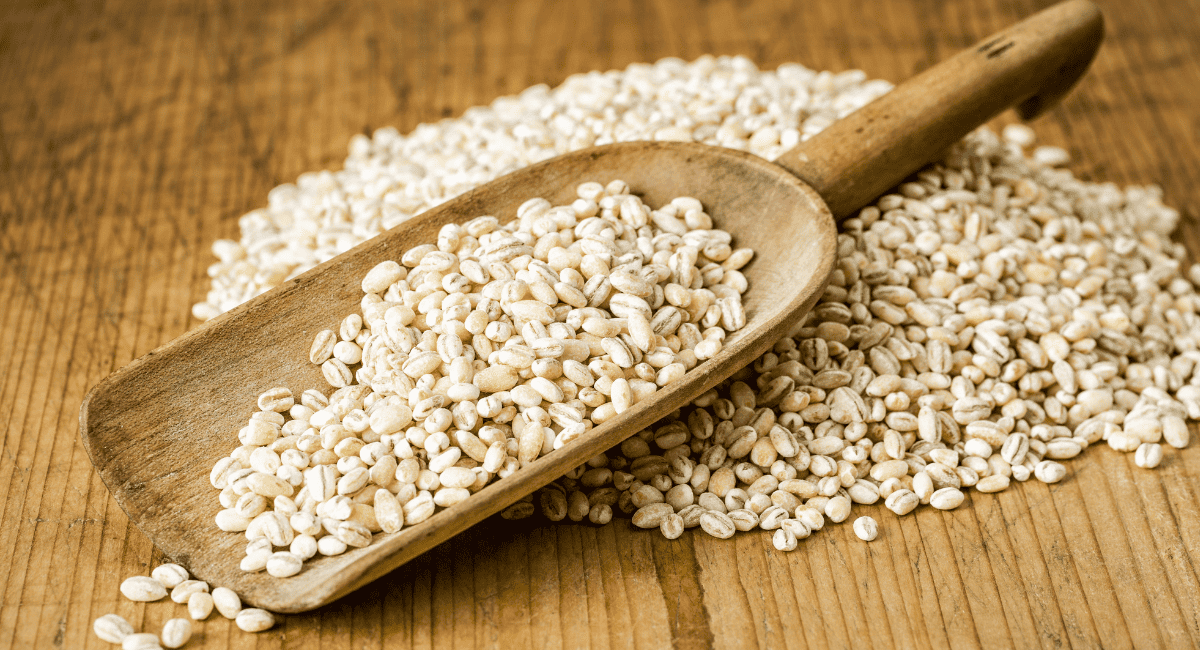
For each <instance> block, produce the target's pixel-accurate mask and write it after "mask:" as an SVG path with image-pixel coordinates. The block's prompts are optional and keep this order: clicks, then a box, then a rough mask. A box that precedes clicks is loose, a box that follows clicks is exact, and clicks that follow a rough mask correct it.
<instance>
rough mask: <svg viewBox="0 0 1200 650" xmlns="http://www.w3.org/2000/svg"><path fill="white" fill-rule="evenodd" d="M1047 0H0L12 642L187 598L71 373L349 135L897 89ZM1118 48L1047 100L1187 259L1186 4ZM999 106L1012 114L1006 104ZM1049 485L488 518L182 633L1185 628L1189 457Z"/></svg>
mask: <svg viewBox="0 0 1200 650" xmlns="http://www.w3.org/2000/svg"><path fill="white" fill-rule="evenodd" d="M1046 4H1048V2H1047V0H1023V1H1022V2H1016V3H1011V2H1000V1H999V0H962V1H958V2H944V3H937V2H933V3H931V2H929V1H928V0H881V1H878V2H876V1H869V0H848V1H825V0H823V1H821V2H805V3H788V2H783V1H782V0H778V1H776V0H756V1H752V2H741V1H735V0H711V1H709V2H699V1H698V0H678V1H668V0H655V1H653V2H635V1H634V0H623V1H619V2H601V1H599V0H595V1H592V0H588V1H587V2H580V3H574V4H573V5H572V6H567V5H564V4H562V3H554V2H547V1H546V0H511V1H507V2H479V1H477V0H472V1H466V2H461V3H457V4H449V3H425V2H417V1H415V0H413V1H408V2H401V3H385V2H368V3H365V4H362V5H360V6H355V7H340V6H334V5H332V4H328V3H325V2H322V1H320V0H299V1H298V2H294V3H274V4H267V5H264V6H261V7H253V6H250V5H245V4H237V3H234V4H220V3H215V2H207V1H204V0H201V1H199V2H170V3H166V4H161V5H146V4H145V3H132V2H126V1H117V2H110V3H105V4H104V5H102V6H99V5H80V6H77V7H75V8H74V9H72V10H69V11H68V10H66V9H64V8H63V7H61V6H58V5H53V4H45V3H26V2H17V3H10V4H9V6H6V9H5V12H4V14H3V15H2V16H0V83H3V84H4V87H5V88H6V89H7V92H6V93H5V94H4V96H3V97H0V305H2V307H0V494H3V498H2V503H0V519H2V521H3V522H4V526H0V556H2V557H5V558H9V561H7V562H4V563H0V647H37V648H42V647H64V648H79V647H83V648H105V647H108V646H107V644H104V643H103V642H101V641H100V640H99V639H97V638H96V637H95V636H94V635H93V633H92V632H91V622H92V620H93V619H94V618H96V617H97V616H99V615H101V614H104V613H107V612H116V613H118V614H121V615H122V616H125V617H126V618H127V619H129V620H130V621H131V622H133V623H134V624H135V625H137V626H139V627H141V626H144V627H146V628H147V629H154V630H157V629H158V628H160V627H161V625H162V623H163V622H164V621H165V620H167V619H168V618H171V617H173V616H178V615H181V614H182V607H181V606H176V605H174V604H166V603H157V604H151V605H143V604H137V603H131V602H128V601H126V600H124V599H123V598H121V597H120V596H119V593H118V591H117V587H118V585H119V584H120V581H121V580H122V579H123V578H124V577H126V576H129V575H133V574H135V573H145V572H147V571H148V570H149V568H150V567H151V566H153V564H154V563H156V562H159V561H161V556H160V555H159V554H158V553H156V552H155V551H154V550H153V549H152V548H151V547H150V545H149V544H148V543H147V541H146V540H145V538H144V537H143V536H142V535H141V533H139V532H138V531H137V530H136V529H134V528H132V527H130V526H129V524H128V521H127V520H126V518H125V516H124V513H122V512H121V511H120V509H119V508H118V507H117V506H116V505H115V504H114V503H113V502H112V500H111V498H110V497H109V495H108V493H107V491H106V490H105V489H104V487H103V485H102V483H101V482H100V481H99V479H98V477H97V476H96V475H95V474H94V473H93V472H92V470H91V466H90V463H89V462H88V460H87V457H86V454H85V453H84V451H83V450H82V448H81V447H80V445H79V443H78V439H77V433H76V428H75V426H76V425H75V421H76V420H75V419H76V414H77V411H78V406H79V403H80V401H81V400H82V397H83V394H84V393H85V392H86V390H87V389H88V388H89V387H90V386H92V385H93V384H95V382H96V381H98V380H99V379H100V378H102V377H103V376H105V375H106V374H107V373H109V372H111V371H112V370H114V369H116V368H118V367H121V366H123V365H125V364H126V363H128V362H129V361H130V360H132V359H133V358H136V357H137V356H140V355H141V354H144V353H145V352H146V351H148V350H149V349H151V348H153V347H154V346H156V345H159V344H161V343H163V342H165V341H167V340H170V339H171V338H173V337H174V336H177V335H178V334H180V333H182V332H183V331H185V330H186V329H188V328H190V327H192V326H194V325H195V321H194V320H193V319H191V317H190V306H191V304H192V303H193V302H195V301H196V300H198V299H199V298H200V297H202V296H203V295H204V292H206V291H207V290H208V288H209V281H208V278H207V276H206V274H205V269H206V268H207V266H208V265H209V264H210V263H211V262H212V257H211V255H210V254H209V252H208V247H209V245H210V244H211V242H212V241H213V240H214V239H217V238H219V237H236V236H237V235H238V224H237V219H238V218H239V217H240V216H241V215H242V214H244V213H245V212H246V211H248V210H250V209H253V208H255V207H261V206H263V205H264V204H265V203H266V194H267V192H268V191H269V190H270V189H271V188H273V187H274V186H276V185H278V184H280V183H284V182H288V181H291V180H294V179H295V177H296V176H297V175H298V174H300V173H302V172H305V171H311V170H317V169H332V168H337V167H338V166H340V164H341V161H342V159H343V157H344V155H345V150H346V143H347V141H348V140H349V138H350V136H351V135H353V134H355V133H362V132H368V133H369V132H370V131H371V130H373V129H375V128H378V127H380V126H384V125H395V126H396V127H397V128H399V129H400V130H401V131H402V132H407V131H409V130H411V129H412V128H413V127H415V126H416V125H417V124H419V123H421V122H427V121H432V120H437V119H441V118H443V117H448V116H455V115H459V114H461V113H462V111H463V110H465V109H466V108H467V107H469V106H472V105H478V104H485V103H487V102H490V101H491V100H492V99H494V98H495V97H497V96H499V95H502V94H507V93H514V92H518V91H520V90H522V89H523V88H525V87H527V86H529V85H532V84H535V83H548V84H551V85H555V84H557V83H560V82H561V81H562V80H563V79H564V78H566V76H568V75H570V74H572V73H576V72H582V71H586V70H590V69H596V68H599V69H609V68H613V67H624V66H625V65H628V64H629V63H632V62H636V61H652V60H655V59H658V58H660V57H663V56H668V55H673V56H680V57H682V58H685V59H691V58H694V57H696V56H698V55H700V54H703V53H714V54H742V55H746V56H749V57H750V58H751V59H753V60H755V62H756V63H757V64H758V65H759V66H760V68H762V69H772V68H774V67H775V66H777V65H779V64H780V63H783V62H787V61H797V62H800V63H804V64H806V65H808V66H809V67H811V68H814V69H834V70H843V69H848V68H852V67H862V68H864V69H865V70H866V71H867V73H868V74H869V76H871V77H885V78H890V79H892V80H897V79H899V78H901V77H904V76H907V75H909V74H911V73H913V72H915V71H916V70H918V69H920V68H922V67H924V66H927V65H929V64H930V63H931V62H932V61H934V60H936V59H938V58H942V57H944V56H946V55H948V54H950V53H951V52H953V51H954V50H955V49H957V48H959V47H961V46H963V45H964V44H967V43H970V42H972V41H973V40H974V39H976V38H978V37H980V36H982V35H984V34H986V33H988V32H990V31H993V30H995V29H997V28H999V27H1002V26H1004V25H1006V24H1009V23H1011V22H1012V21H1014V20H1015V19H1017V18H1019V17H1020V16H1022V15H1025V14H1028V13H1030V12H1032V11H1034V10H1036V9H1037V8H1039V7H1041V6H1045V5H1046ZM1101 4H1102V7H1103V10H1104V11H1105V14H1106V17H1107V19H1108V25H1109V30H1108V39H1107V41H1106V45H1105V47H1104V49H1103V50H1102V51H1101V54H1100V57H1099V58H1098V60H1097V61H1096V64H1095V65H1094V67H1093V70H1092V72H1091V73H1090V74H1089V76H1088V78H1087V79H1085V81H1084V82H1083V83H1082V84H1081V86H1080V88H1079V89H1078V92H1077V93H1076V94H1075V95H1073V96H1072V98H1071V99H1070V100H1069V101H1068V102H1067V103H1066V104H1065V105H1064V106H1063V107H1062V108H1060V109H1058V110H1056V111H1055V112H1053V113H1052V114H1051V115H1049V116H1048V117H1046V118H1044V119H1041V120H1039V121H1037V122H1036V123H1035V124H1034V127H1035V130H1036V131H1037V132H1038V135H1039V137H1040V138H1041V140H1042V141H1044V142H1046V143H1048V144H1057V145H1062V146H1065V147H1067V148H1068V150H1069V151H1070V152H1071V153H1072V155H1073V156H1074V158H1075V162H1073V164H1072V168H1073V169H1075V170H1077V171H1078V172H1079V173H1080V175H1081V176H1083V177H1086V178H1088V179H1091V180H1100V181H1107V180H1111V181H1114V182H1117V183H1121V184H1131V183H1135V184H1145V183H1161V184H1162V186H1163V188H1164V192H1165V196H1166V202H1167V203H1168V204H1169V205H1172V206H1175V207H1177V208H1179V209H1180V210H1181V211H1182V213H1183V214H1182V221H1183V226H1182V228H1181V230H1180V231H1179V233H1178V236H1177V239H1178V241H1180V242H1182V243H1184V244H1185V245H1186V246H1187V247H1188V249H1189V250H1190V251H1191V252H1192V253H1193V256H1194V257H1195V256H1196V254H1197V253H1200V227H1198V225H1197V221H1198V220H1200V159H1198V158H1197V157H1196V156H1195V155H1194V152H1195V151H1198V150H1200V118H1197V112H1196V110H1195V109H1194V108H1193V107H1194V106H1196V105H1198V104H1200V59H1197V57H1195V56H1194V54H1195V48H1194V44H1195V43H1196V42H1197V41H1200V18H1198V16H1200V11H1197V10H1198V9H1200V5H1197V3H1196V2H1195V0H1190V1H1188V2H1173V1H1171V0H1148V1H1147V2H1142V3H1121V2H1116V1H1115V0H1106V1H1104V2H1102V3H1101ZM1007 121H1011V117H1006V118H1004V120H1002V122H1007ZM1068 467H1069V468H1070V470H1071V474H1070V476H1069V477H1068V478H1067V479H1066V480H1065V481H1064V482H1063V483H1061V484H1058V485H1055V486H1044V485H1041V484H1038V483H1036V482H1032V481H1031V482H1029V483H1026V484H1023V485H1020V486H1017V487H1015V488H1013V489H1011V490H1009V491H1008V492H1005V493H1003V494H1000V495H993V496H986V495H978V494H972V496H971V499H970V502H969V506H964V509H961V510H959V511H956V512H954V513H949V514H942V513H934V512H929V511H922V512H920V513H917V514H916V515H915V516H908V517H905V518H903V519H896V518H894V517H892V516H891V515H890V514H889V513H887V512H885V511H883V510H882V509H880V508H867V509H863V512H862V513H860V512H858V511H857V510H856V512H855V516H857V515H859V514H863V513H868V512H869V513H871V514H872V516H874V517H875V518H876V519H877V520H878V521H879V523H880V529H881V535H880V539H879V540H877V541H876V542H874V543H872V544H862V543H861V542H859V541H858V540H857V539H856V538H854V536H853V534H852V533H851V532H850V531H849V527H848V526H846V525H843V526H833V525H831V526H829V527H828V529H827V530H823V531H821V532H819V533H817V534H816V535H814V536H813V537H812V538H810V539H808V540H805V541H804V542H803V543H802V545H801V548H800V549H799V550H797V551H796V552H794V553H792V554H786V555H785V554H781V553H777V552H775V551H774V550H773V549H771V545H770V538H769V535H767V534H763V533H755V534H748V535H739V536H738V538H736V539H735V540H733V541H731V542H721V541H718V540H714V539H711V538H708V537H706V536H703V535H697V534H695V533H693V532H689V533H687V534H685V536H684V538H683V539H681V540H679V541H677V542H668V541H666V540H664V539H661V538H659V537H657V534H656V533H654V532H653V531H649V532H644V531H637V530H633V529H632V528H630V527H629V526H628V525H627V524H624V523H619V524H614V525H611V526H607V527H603V528H596V527H592V526H588V525H581V524H571V525H561V526H551V525H548V524H545V523H544V522H543V523H536V524H511V523H507V522H495V523H493V522H488V523H485V524H484V525H483V526H481V527H480V528H479V529H476V530H473V531H471V532H470V533H468V534H467V535H465V536H463V537H462V538H460V539H457V540H455V541H453V542H451V543H450V544H447V545H445V546H444V547H441V548H439V549H437V550H435V551H434V552H432V553H430V554H429V555H427V556H426V557H424V558H422V559H421V560H420V561H419V562H417V563H415V564H414V565H412V566H410V567H406V568H404V569H402V570H400V571H398V572H397V573H395V574H393V575H391V576H388V577H387V578H386V579H385V580H384V581H381V582H380V583H378V584H376V585H372V586H371V587H369V588H367V589H366V590H364V591H363V592H361V593H358V594H355V595H354V596H352V597H351V598H348V599H346V600H345V601H343V602H341V603H337V604H334V605H332V606H329V607H326V608H323V609H321V610H318V611H316V612H313V613H312V614H308V615H304V616H295V617H289V618H288V619H286V621H284V623H283V624H282V625H281V626H279V627H277V628H276V629H275V630H273V631H272V632H269V633H267V634H264V635H259V636H252V635H247V634H244V633H242V632H241V631H239V630H238V629H236V627H235V626H234V625H233V624H232V623H231V622H230V621H227V620H225V619H223V618H221V617H219V616H217V615H214V616H213V617H211V618H210V619H209V620H208V621H206V622H204V623H203V624H198V625H197V628H198V633H197V635H196V637H195V638H194V639H193V640H192V642H191V643H190V644H189V645H188V647H189V648H220V649H227V648H257V649H267V648H288V649H293V648H303V649H309V648H320V647H348V646H352V647H362V648H409V647H413V648H450V647H453V648H466V647H489V648H490V647H513V648H526V647H564V648H567V647H570V648H573V647H591V648H614V649H616V648H658V647H666V646H668V645H672V646H674V647H679V648H700V647H710V646H712V647H743V646H745V645H746V644H747V642H757V643H760V644H763V645H773V646H778V647H795V648H818V647H853V646H856V645H864V644H867V645H875V646H895V647H939V648H947V647H968V646H975V645H979V646H989V647H990V646H997V645H1003V646H1012V647H1031V646H1034V645H1038V646H1042V647H1045V648H1058V647H1157V646H1189V645H1196V644H1198V643H1200V593H1198V592H1200V571H1197V567H1196V557H1197V553H1198V552H1200V501H1198V500H1197V488H1196V485H1197V484H1196V481H1197V479H1198V478H1200V453H1198V452H1197V451H1196V450H1195V449H1189V450H1186V451H1184V452H1182V453H1177V452H1173V451H1168V454H1167V457H1166V459H1165V460H1164V463H1163V466H1162V467H1161V468H1160V469H1159V470H1158V471H1156V472H1149V471H1146V470H1141V469H1139V468H1137V467H1135V466H1133V465H1132V464H1131V462H1130V459H1128V458H1126V457H1122V456H1120V455H1118V454H1115V453H1112V452H1110V451H1109V450H1107V449H1096V450H1089V451H1088V452H1087V453H1086V454H1085V456H1084V457H1083V458H1081V459H1079V460H1076V461H1072V462H1070V463H1068Z"/></svg>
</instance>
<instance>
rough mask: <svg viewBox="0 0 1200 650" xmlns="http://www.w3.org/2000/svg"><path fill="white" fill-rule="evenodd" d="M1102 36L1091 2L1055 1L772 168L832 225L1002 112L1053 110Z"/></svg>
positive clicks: (852, 116)
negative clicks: (804, 188)
mask: <svg viewBox="0 0 1200 650" xmlns="http://www.w3.org/2000/svg"><path fill="white" fill-rule="evenodd" d="M1103 38H1104V18H1103V16H1102V15H1101V14H1100V10H1099V9H1098V8H1097V7H1096V5H1094V4H1092V3H1091V2H1089V1H1088V0H1069V1H1067V2H1061V3H1059V4H1056V5H1054V6H1052V7H1049V8H1047V9H1045V10H1043V11H1041V12H1038V13H1036V14H1034V15H1033V16H1030V17H1029V18H1026V19H1025V20H1023V21H1021V22H1019V23H1017V24H1015V25H1013V26H1012V27H1009V28H1008V29H1006V30H1004V31H1002V32H1000V33H998V34H995V35H993V36H990V37H988V38H987V39H985V40H983V41H981V42H980V43H978V44H976V45H975V46H973V47H971V48H969V49H966V50H963V51H962V52H959V53H958V54H956V55H955V56H954V57H952V58H950V59H947V60H945V61H943V62H941V63H939V64H937V65H935V66H933V67H932V68H929V69H928V70H926V71H924V72H922V73H921V74H918V75H917V76H915V77H912V78H911V79H909V80H908V81H905V82H904V83H902V84H900V85H899V86H897V87H896V88H894V89H893V90H892V91H891V92H889V93H888V94H886V95H883V96H882V97H880V98H878V99H876V100H875V101H873V102H871V103H870V104H867V105H866V106H864V107H862V108H860V109H859V110H857V111H855V112H854V113H851V114H850V115H848V116H846V117H844V118H842V119H840V120H838V121H837V122H835V123H834V124H833V125H831V126H830V127H829V128H827V129H825V130H824V131H822V132H821V133H819V134H817V135H815V136H813V137H812V138H811V139H809V140H807V141H805V142H803V143H801V144H800V145H799V146H797V147H795V148H793V149H791V150H790V151H788V152H786V153H784V154H783V155H782V156H780V157H779V158H778V159H777V160H776V161H775V162H776V163H777V164H779V165H780V166H782V167H783V168H785V169H787V170H788V171H790V172H792V173H793V174H795V175H796V176H797V177H799V178H800V180H803V181H804V182H806V183H808V184H809V185H810V186H811V187H812V188H813V189H815V190H817V192H818V193H819V194H820V195H821V196H822V197H823V198H824V199H825V202H826V204H827V205H828V206H829V209H830V211H831V212H832V213H833V215H834V217H835V218H837V219H838V220H839V221H840V220H841V219H844V218H845V217H847V216H849V215H850V214H852V213H854V211H856V210H857V209H859V208H861V207H862V206H864V205H866V204H867V203H868V202H870V201H871V200H873V199H874V198H876V197H878V196H879V195H880V194H882V193H883V192H885V191H887V190H888V188H891V187H893V186H895V185H896V184H897V183H899V182H900V181H902V180H904V179H905V178H906V177H907V176H908V175H909V174H912V173H913V172H915V171H917V170H918V169H920V168H921V167H923V166H924V165H925V164H927V163H929V162H932V161H934V160H937V159H938V158H939V157H940V156H941V155H942V154H943V153H944V152H945V150H946V149H947V148H948V147H949V146H950V145H952V144H954V143H955V142H957V141H958V140H960V139H961V138H962V137H963V136H964V135H966V134H967V133H969V132H970V131H971V130H973V129H974V128H975V127H977V126H979V125H980V124H983V123H984V122H986V121H988V120H989V119H991V118H992V117H995V116H996V115H997V114H999V113H1000V112H1001V111H1003V110H1004V109H1006V108H1008V107H1009V106H1012V105H1014V104H1016V105H1017V106H1018V111H1019V112H1020V115H1021V117H1022V118H1024V119H1031V118H1033V117H1036V116H1037V115H1039V114H1040V113H1042V112H1044V111H1045V110H1046V109H1048V108H1050V107H1051V106H1053V105H1054V103H1055V102H1056V101H1058V100H1059V99H1060V98H1062V97H1063V96H1064V95H1065V94H1066V93H1067V91H1069V90H1070V89H1071V87H1072V86H1074V85H1075V82H1076V81H1078V80H1079V77H1081V76H1082V75H1083V73H1084V71H1086V70H1087V67H1088V65H1089V64H1090V63H1091V61H1092V58H1093V57H1094V56H1095V54H1096V50H1098V49H1099V47H1100V41H1101V40H1102V39H1103Z"/></svg>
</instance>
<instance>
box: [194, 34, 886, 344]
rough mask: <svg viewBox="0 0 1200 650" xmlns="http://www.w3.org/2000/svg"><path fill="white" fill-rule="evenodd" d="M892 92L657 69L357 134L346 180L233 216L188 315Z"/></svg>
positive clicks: (856, 82) (342, 174) (306, 183)
mask: <svg viewBox="0 0 1200 650" xmlns="http://www.w3.org/2000/svg"><path fill="white" fill-rule="evenodd" d="M891 87H892V86H891V84H889V83H888V82H886V81H867V80H866V75H865V74H863V72H862V71H859V70H850V71H847V72H841V73H836V74H835V73H832V72H816V71H813V70H809V69H807V68H805V67H804V66H801V65H797V64H794V63H787V64H784V65H781V66H779V69H778V70H775V71H759V70H758V69H757V68H756V67H755V66H754V64H753V63H751V62H750V61H749V60H748V59H745V58H743V57H719V58H718V57H712V56H703V57H700V58H699V59H697V60H695V61H693V62H691V63H685V62H683V61H681V60H679V59H663V60H661V61H659V62H657V63H655V64H653V65H649V64H641V63H639V64H633V65H630V66H629V67H628V68H626V69H625V70H613V71H609V72H603V73H601V72H589V73H586V74H577V75H573V76H571V77H569V78H568V79H567V80H566V81H564V82H563V84H562V85H561V86H559V87H557V88H554V89H553V90H551V89H549V88H547V87H546V86H544V85H538V86H533V87H531V88H528V89H526V90H525V91H523V92H522V93H521V94H519V95H515V96H506V97H501V98H499V99H497V100H495V101H494V102H492V104H491V105H490V106H480V107H475V108H471V109H468V110H467V111H466V112H465V113H464V114H463V115H462V117H459V118H454V119H447V120H442V121H440V122H437V123H434V124H422V125H420V126H418V127H417V128H416V129H415V130H413V132H412V133H410V134H408V135H400V134H399V132H397V131H396V129H394V128H391V127H385V128H382V129H379V130H378V131H376V132H375V134H374V137H373V138H367V137H365V136H362V135H356V136H354V138H352V139H351V141H350V155H349V156H348V157H347V158H346V163H345V168H344V169H343V170H341V171H336V172H329V171H321V172H313V173H307V174H302V175H301V176H300V178H299V179H297V181H296V183H295V184H286V185H280V186H279V187H276V188H275V189H273V190H271V192H270V194H269V195H268V197H267V199H268V205H267V207H266V208H263V209H261V210H254V211H252V212H250V213H248V214H246V215H245V216H243V217H242V218H241V219H240V221H239V225H240V227H241V239H240V241H237V242H235V241H231V240H218V241H217V242H215V243H214V244H213V253H214V254H216V256H217V257H218V258H219V260H220V261H219V262H217V263H216V264H213V265H212V266H210V267H209V269H208V274H209V276H210V277H211V278H212V289H211V290H210V291H209V292H208V295H207V296H206V299H205V301H204V302H201V303H197V304H196V305H195V306H194V307H193V308H192V313H193V314H194V315H195V316H196V318H199V319H201V320H208V319H210V318H213V317H214V316H216V315H217V314H220V313H221V312H224V311H228V310H230V309H232V308H233V307H235V306H237V305H239V304H241V303H243V302H245V301H247V300H249V299H250V298H253V297H254V296H257V295H259V294H261V293H263V292H264V291H266V290H268V289H270V288H272V287H274V286H276V285H278V284H279V283H280V282H282V281H283V280H285V279H287V278H289V277H292V276H294V275H297V274H299V273H302V272H304V271H307V270H308V269H310V268H312V267H313V266H315V265H316V264H318V263H320V262H324V261H326V260H328V259H330V258H332V257H333V256H334V255H337V254H338V253H341V252H343V251H346V250H349V249H350V248H351V247H353V246H356V245H357V244H359V243H361V242H362V241H364V240H366V239H368V238H370V237H373V236H375V235H377V234H379V233H381V232H383V231H384V230H386V229H388V228H392V227H394V226H396V225H397V224H399V223H402V222H403V221H404V220H406V219H408V218H410V217H412V216H413V215H415V214H418V213H420V212H424V211H425V210H428V209H429V208H431V207H433V206H435V205H438V204H440V203H442V202H444V201H447V200H449V199H451V198H453V197H455V196H457V195H459V194H462V193H463V192H466V191H467V190H470V189H473V188H475V187H477V186H479V185H482V184H484V183H486V182H488V181H490V180H492V179H494V178H496V177H498V176H501V175H503V174H506V173H508V172H511V171H514V170H517V169H520V168H522V167H525V166H528V165H530V164H532V163H535V162H539V161H542V160H545V159H547V158H551V157H553V156H556V155H559V154H563V153H567V152H569V151H575V150H578V149H583V148H585V147H590V146H594V145H601V144H607V143H611V142H627V141H631V140H685V141H691V140H694V141H696V142H703V143H706V144H712V145H719V146H722V147H730V148H733V149H741V150H744V151H749V152H751V153H754V154H757V155H759V156H762V157H764V158H767V159H768V160H774V159H775V158H776V157H777V156H779V154H781V153H783V152H784V151H786V150H788V149H790V148H792V147H793V146H795V145H796V143H798V142H800V141H802V140H806V139H808V138H809V137H811V136H813V135H814V134H816V133H818V132H819V131H821V130H822V129H824V128H825V127H826V126H829V125H830V124H832V123H833V122H834V121H835V120H836V119H838V118H840V117H843V116H845V115H847V114H849V113H850V112H852V111H854V110H855V109H857V108H859V107H860V106H863V105H864V104H866V103H867V102H869V101H871V100H872V99H874V98H875V97H878V96H879V95H882V94H883V93H885V92H887V91H888V90H890V89H891ZM583 180H586V179H580V181H581V182H582V181H583ZM530 198H532V197H530Z"/></svg>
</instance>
